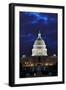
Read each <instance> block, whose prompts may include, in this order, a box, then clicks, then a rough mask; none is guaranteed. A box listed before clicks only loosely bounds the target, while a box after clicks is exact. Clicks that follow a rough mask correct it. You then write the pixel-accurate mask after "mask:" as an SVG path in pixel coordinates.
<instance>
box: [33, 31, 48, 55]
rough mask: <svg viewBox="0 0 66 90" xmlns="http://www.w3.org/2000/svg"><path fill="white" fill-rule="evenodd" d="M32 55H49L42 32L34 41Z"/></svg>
mask: <svg viewBox="0 0 66 90" xmlns="http://www.w3.org/2000/svg"><path fill="white" fill-rule="evenodd" d="M32 56H47V48H46V44H45V41H44V40H43V39H42V37H41V33H40V32H39V33H38V37H37V39H36V40H35V42H34V45H33V49H32Z"/></svg>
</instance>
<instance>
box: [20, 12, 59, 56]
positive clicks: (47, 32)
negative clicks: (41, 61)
mask: <svg viewBox="0 0 66 90" xmlns="http://www.w3.org/2000/svg"><path fill="white" fill-rule="evenodd" d="M19 18H20V19H19V20H20V56H22V55H26V56H30V55H31V53H32V48H33V43H34V41H35V40H36V38H37V34H38V32H39V31H40V32H41V34H42V38H43V39H44V40H45V43H46V47H47V49H48V55H53V54H56V55H57V42H58V41H57V31H58V30H57V24H58V23H57V20H58V16H57V14H53V13H37V12H20V17H19Z"/></svg>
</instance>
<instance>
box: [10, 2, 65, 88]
mask: <svg viewBox="0 0 66 90" xmlns="http://www.w3.org/2000/svg"><path fill="white" fill-rule="evenodd" d="M15 6H27V7H40V8H41V7H46V8H58V9H62V13H63V16H62V19H63V20H62V23H63V25H62V46H63V47H62V61H63V62H62V70H63V72H62V79H63V80H62V81H58V82H46V83H43V82H42V83H30V84H29V83H27V84H15V83H14V81H15V75H14V74H15V62H14V60H15V43H14V41H15V27H14V22H15ZM64 9H65V8H64V6H55V5H40V4H39V5H38V4H20V3H10V4H9V86H12V87H15V86H33V85H49V84H63V83H64V77H65V75H64V17H65V16H64V14H65V13H64V11H65V10H64Z"/></svg>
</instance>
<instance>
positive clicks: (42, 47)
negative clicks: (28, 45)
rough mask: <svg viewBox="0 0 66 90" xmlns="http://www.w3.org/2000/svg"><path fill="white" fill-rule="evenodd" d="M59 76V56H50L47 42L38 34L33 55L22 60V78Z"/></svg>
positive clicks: (23, 57)
mask: <svg viewBox="0 0 66 90" xmlns="http://www.w3.org/2000/svg"><path fill="white" fill-rule="evenodd" d="M56 75H57V56H56V55H55V54H54V55H53V56H48V54H47V48H46V44H45V41H44V40H43V39H42V37H41V33H40V32H39V33H38V37H37V39H36V40H35V41H34V44H33V48H32V55H31V56H30V57H26V56H25V55H23V56H22V58H21V59H20V77H40V76H56Z"/></svg>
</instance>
